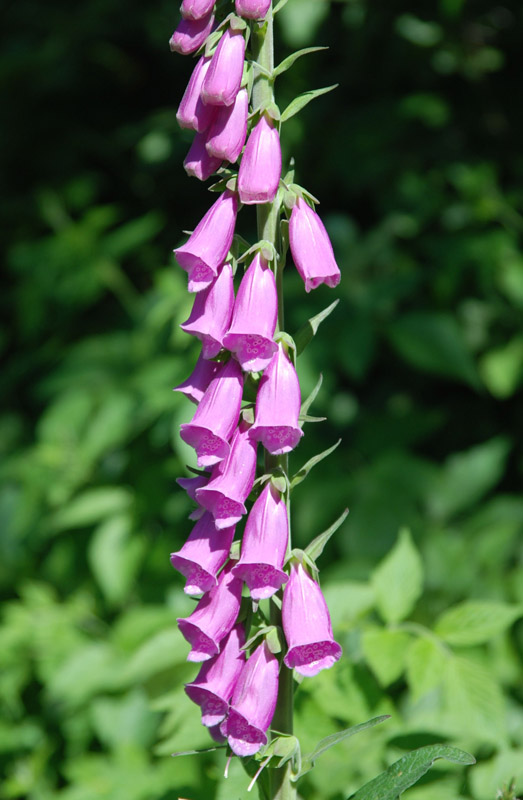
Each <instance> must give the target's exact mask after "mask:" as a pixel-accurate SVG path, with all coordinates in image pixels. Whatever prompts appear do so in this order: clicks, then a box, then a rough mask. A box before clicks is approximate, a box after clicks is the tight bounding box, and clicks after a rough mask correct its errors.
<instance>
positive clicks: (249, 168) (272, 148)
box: [238, 114, 281, 205]
mask: <svg viewBox="0 0 523 800" xmlns="http://www.w3.org/2000/svg"><path fill="white" fill-rule="evenodd" d="M280 177H281V147H280V137H279V134H278V131H277V130H276V128H275V127H274V123H273V121H272V119H269V118H267V116H266V115H265V114H262V116H261V118H260V120H259V122H258V123H257V125H255V126H254V128H253V130H252V131H251V135H250V136H249V138H248V139H247V144H246V145H245V150H244V151H243V156H242V161H241V164H240V169H239V171H238V194H239V195H240V200H241V201H242V203H246V204H247V205H252V204H253V203H272V201H273V200H274V198H275V197H276V192H277V191H278V186H279V183H280Z"/></svg>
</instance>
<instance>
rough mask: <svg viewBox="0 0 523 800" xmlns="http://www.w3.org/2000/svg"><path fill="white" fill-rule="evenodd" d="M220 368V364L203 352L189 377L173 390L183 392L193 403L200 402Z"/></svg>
mask: <svg viewBox="0 0 523 800" xmlns="http://www.w3.org/2000/svg"><path fill="white" fill-rule="evenodd" d="M219 368H220V364H217V363H216V362H215V361H209V360H208V359H207V358H204V357H203V352H201V353H200V355H199V356H198V361H197V362H196V365H195V367H194V369H193V371H192V372H191V374H190V375H189V377H188V378H186V379H185V380H184V381H182V383H179V384H178V386H175V387H174V389H173V392H181V393H182V394H184V395H185V396H186V397H188V398H189V400H192V402H193V403H196V404H198V403H199V402H200V400H201V399H202V397H203V395H204V392H205V390H206V389H207V387H208V385H209V384H210V382H211V381H212V379H213V378H214V376H215V375H216V373H217V371H218V370H219Z"/></svg>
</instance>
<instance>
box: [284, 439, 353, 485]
mask: <svg viewBox="0 0 523 800" xmlns="http://www.w3.org/2000/svg"><path fill="white" fill-rule="evenodd" d="M340 443H341V439H338V441H337V442H336V444H333V445H332V447H329V448H328V449H327V450H324V451H323V453H318V455H316V456H313V457H312V458H310V459H309V460H308V461H307V463H306V464H304V465H303V467H302V468H301V469H299V470H298V472H296V473H295V474H294V475H293V476H292V478H291V489H293V488H294V487H295V486H298V484H300V483H301V482H302V481H304V480H305V478H306V477H307V475H308V474H309V472H310V471H311V469H312V468H313V467H315V466H316V464H319V463H320V461H323V459H324V458H327V456H330V454H331V453H334V451H335V450H336V448H337V447H338V446H339V445H340Z"/></svg>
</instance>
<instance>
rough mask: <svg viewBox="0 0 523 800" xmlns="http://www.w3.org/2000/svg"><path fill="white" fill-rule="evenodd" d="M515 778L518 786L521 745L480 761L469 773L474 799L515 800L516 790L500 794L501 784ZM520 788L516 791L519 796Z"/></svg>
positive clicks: (522, 769) (522, 780)
mask: <svg viewBox="0 0 523 800" xmlns="http://www.w3.org/2000/svg"><path fill="white" fill-rule="evenodd" d="M512 778H515V780H516V782H517V785H518V787H522V786H523V747H520V748H519V749H518V750H502V751H501V752H499V753H496V755H495V756H494V757H493V758H491V759H488V760H487V761H482V762H481V764H478V766H477V767H476V768H475V769H473V770H472V771H471V773H470V785H471V789H472V794H473V797H474V798H475V800H492V798H496V799H497V798H499V800H504V798H506V800H509V798H512V799H513V800H516V792H514V794H512V795H510V794H509V793H508V791H507V793H506V794H503V795H501V794H500V793H499V792H500V789H501V788H502V787H503V785H505V786H507V785H508V783H509V781H510V780H511V779H512ZM520 793H521V788H520V790H519V792H518V795H517V796H518V797H519V796H520Z"/></svg>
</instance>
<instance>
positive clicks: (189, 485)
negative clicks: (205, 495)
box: [176, 474, 209, 520]
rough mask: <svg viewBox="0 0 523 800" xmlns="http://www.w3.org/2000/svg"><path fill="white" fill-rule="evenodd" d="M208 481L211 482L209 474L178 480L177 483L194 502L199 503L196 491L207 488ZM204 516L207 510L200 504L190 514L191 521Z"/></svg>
mask: <svg viewBox="0 0 523 800" xmlns="http://www.w3.org/2000/svg"><path fill="white" fill-rule="evenodd" d="M208 480H209V474H208V475H195V476H194V478H177V479H176V483H177V484H178V486H181V487H182V489H185V491H186V492H187V494H188V496H189V497H190V498H191V500H194V502H195V503H197V500H196V489H200V487H202V486H206V485H207V481H208ZM203 514H205V509H204V508H203V507H202V506H201V505H199V504H198V507H197V508H195V509H194V511H191V513H190V514H189V519H193V520H197V519H200V517H202V516H203Z"/></svg>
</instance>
